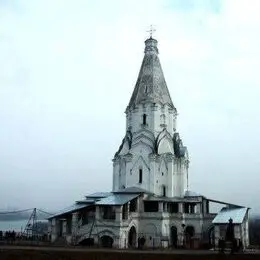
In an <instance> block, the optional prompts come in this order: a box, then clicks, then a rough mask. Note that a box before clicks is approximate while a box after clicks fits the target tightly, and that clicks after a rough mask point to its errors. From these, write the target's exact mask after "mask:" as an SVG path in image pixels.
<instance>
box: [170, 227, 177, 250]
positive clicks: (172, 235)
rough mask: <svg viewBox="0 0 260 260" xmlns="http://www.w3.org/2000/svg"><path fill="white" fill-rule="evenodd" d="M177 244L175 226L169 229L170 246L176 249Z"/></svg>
mask: <svg viewBox="0 0 260 260" xmlns="http://www.w3.org/2000/svg"><path fill="white" fill-rule="evenodd" d="M177 242H178V232H177V228H176V227H175V226H172V227H171V246H172V247H174V248H176V247H177Z"/></svg>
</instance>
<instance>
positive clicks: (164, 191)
mask: <svg viewBox="0 0 260 260" xmlns="http://www.w3.org/2000/svg"><path fill="white" fill-rule="evenodd" d="M162 188H163V190H162V192H163V197H165V196H166V187H165V186H164V185H163V187H162Z"/></svg>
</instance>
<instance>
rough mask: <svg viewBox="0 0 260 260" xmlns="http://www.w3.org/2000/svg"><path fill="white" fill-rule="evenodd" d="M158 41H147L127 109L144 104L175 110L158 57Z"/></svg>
mask: <svg viewBox="0 0 260 260" xmlns="http://www.w3.org/2000/svg"><path fill="white" fill-rule="evenodd" d="M157 43H158V42H157V40H156V39H154V38H152V36H150V38H148V39H147V40H146V41H145V49H144V58H143V62H142V65H141V69H140V72H139V75H138V78H137V82H136V85H135V88H134V91H133V94H132V97H131V99H130V102H129V104H128V107H127V109H130V108H133V107H135V106H136V105H138V104H143V103H148V102H150V103H161V104H163V105H165V104H168V105H169V106H170V107H171V108H174V105H173V103H172V100H171V97H170V93H169V90H168V88H167V85H166V81H165V78H164V75H163V71H162V67H161V64H160V60H159V57H158V53H159V51H158V48H157Z"/></svg>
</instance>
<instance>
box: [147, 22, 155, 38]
mask: <svg viewBox="0 0 260 260" xmlns="http://www.w3.org/2000/svg"><path fill="white" fill-rule="evenodd" d="M155 31H156V30H155V29H154V28H153V25H150V30H148V31H147V32H149V33H150V38H152V37H153V32H155Z"/></svg>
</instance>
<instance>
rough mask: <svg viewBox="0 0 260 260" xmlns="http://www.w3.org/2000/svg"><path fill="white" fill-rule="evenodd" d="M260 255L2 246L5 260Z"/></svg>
mask: <svg viewBox="0 0 260 260" xmlns="http://www.w3.org/2000/svg"><path fill="white" fill-rule="evenodd" d="M259 256H260V255H259V253H246V254H235V255H228V256H226V255H223V254H219V253H217V252H214V251H206V250H172V251H169V250H165V251H158V250H156V251H152V250H150V251H147V250H143V251H141V250H113V249H111V250H107V249H86V248H65V247H39V246H38V247H37V246H0V259H1V260H9V259H10V260H27V259H28V260H29V259H30V260H34V259H36V260H47V259H48V260H49V259H51V260H56V259H57V260H59V259H63V260H81V259H88V260H92V259H95V260H102V259H106V260H121V259H124V260H128V259H129V260H130V259H133V258H134V259H135V260H138V259H142V260H146V259H149V260H155V259H166V260H168V259H171V260H172V259H173V258H174V260H182V259H185V260H189V259H196V260H199V259H202V260H203V259H206V260H215V259H223V258H227V257H228V259H236V260H239V259H241V260H242V259H246V260H249V259H259Z"/></svg>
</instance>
